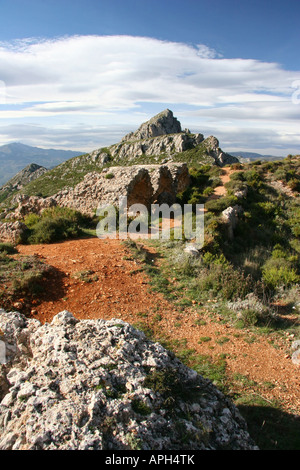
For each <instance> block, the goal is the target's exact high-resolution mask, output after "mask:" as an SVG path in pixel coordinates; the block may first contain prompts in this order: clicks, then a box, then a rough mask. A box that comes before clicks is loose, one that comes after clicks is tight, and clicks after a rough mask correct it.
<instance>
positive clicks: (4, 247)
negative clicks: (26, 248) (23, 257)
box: [0, 243, 18, 255]
mask: <svg viewBox="0 0 300 470" xmlns="http://www.w3.org/2000/svg"><path fill="white" fill-rule="evenodd" d="M0 253H5V254H7V255H12V254H14V253H18V250H17V249H16V248H15V247H14V246H13V245H12V244H11V243H0Z"/></svg>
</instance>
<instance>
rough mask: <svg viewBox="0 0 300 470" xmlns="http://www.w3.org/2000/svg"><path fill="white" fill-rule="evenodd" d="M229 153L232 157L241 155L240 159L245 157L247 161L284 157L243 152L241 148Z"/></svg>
mask: <svg viewBox="0 0 300 470" xmlns="http://www.w3.org/2000/svg"><path fill="white" fill-rule="evenodd" d="M230 155H233V156H234V157H242V159H246V160H249V161H251V160H252V161H253V160H282V159H283V158H285V157H278V156H276V155H262V154H260V153H255V152H244V151H243V150H241V151H240V152H230Z"/></svg>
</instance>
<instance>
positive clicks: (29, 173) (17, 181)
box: [0, 163, 48, 199]
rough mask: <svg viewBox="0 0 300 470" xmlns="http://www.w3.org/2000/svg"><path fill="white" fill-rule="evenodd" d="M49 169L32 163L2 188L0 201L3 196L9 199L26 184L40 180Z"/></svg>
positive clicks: (0, 189)
mask: <svg viewBox="0 0 300 470" xmlns="http://www.w3.org/2000/svg"><path fill="white" fill-rule="evenodd" d="M47 171H48V170H47V168H45V167H43V166H40V165H37V164H36V163H31V164H30V165H27V166H26V167H25V168H24V169H23V170H21V171H19V173H17V174H16V175H15V176H14V177H13V178H12V179H11V180H9V181H8V182H7V183H6V184H4V185H3V186H1V188H0V199H2V198H1V196H2V195H3V196H4V195H5V197H6V198H7V197H9V196H10V195H11V194H13V193H14V192H16V191H19V190H20V189H22V188H23V187H24V186H26V184H28V183H30V182H31V181H34V180H35V179H37V178H39V177H40V176H41V175H43V174H44V173H46V172H47Z"/></svg>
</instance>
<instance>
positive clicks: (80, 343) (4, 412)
mask: <svg viewBox="0 0 300 470" xmlns="http://www.w3.org/2000/svg"><path fill="white" fill-rule="evenodd" d="M0 328H1V329H0V331H1V336H0V343H1V364H0V386H1V389H0V390H1V395H0V400H1V402H0V427H1V435H0V450H105V449H110V450H131V449H132V450H176V449H177V450H178V449H191V450H204V449H210V450H219V449H232V450H242V449H243V450H252V449H257V447H256V446H255V444H254V443H253V441H252V439H251V438H250V436H249V434H248V432H247V427H246V423H245V421H244V420H243V418H242V417H241V415H240V414H239V411H238V410H237V408H236V407H235V406H234V405H233V404H232V402H231V401H230V400H229V399H227V398H226V397H225V396H224V395H223V394H222V393H221V392H220V391H219V390H217V389H216V387H215V386H214V385H213V384H212V383H211V382H210V381H208V380H206V379H204V378H203V377H201V376H200V375H198V374H197V373H196V372H195V371H193V370H191V369H189V368H188V367H186V366H184V365H183V364H182V363H181V362H180V361H179V360H178V359H176V358H175V357H174V356H173V355H172V354H170V353H169V352H168V351H167V350H165V349H164V348H163V347H162V346H161V345H160V344H158V343H154V342H151V341H149V340H147V339H146V337H145V335H144V333H142V332H140V331H137V330H135V329H134V328H133V327H132V326H130V325H129V324H128V323H125V322H123V321H121V320H117V319H113V320H109V321H105V320H81V321H78V320H77V319H76V318H75V317H74V316H73V315H72V314H71V313H69V312H67V311H64V312H61V313H59V314H58V315H56V316H55V317H54V318H53V320H52V322H51V323H46V324H44V325H42V324H40V323H39V322H38V321H37V320H33V319H27V318H25V317H24V316H22V315H21V314H19V313H18V312H10V313H7V312H5V311H4V310H0Z"/></svg>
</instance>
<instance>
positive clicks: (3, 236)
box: [0, 220, 27, 245]
mask: <svg viewBox="0 0 300 470" xmlns="http://www.w3.org/2000/svg"><path fill="white" fill-rule="evenodd" d="M26 230H27V227H26V225H25V224H23V223H22V222H20V221H18V220H17V221H15V222H4V223H2V222H0V241H1V242H4V243H12V244H13V245H15V244H17V243H20V241H21V240H22V238H23V235H24V234H25V232H26Z"/></svg>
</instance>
